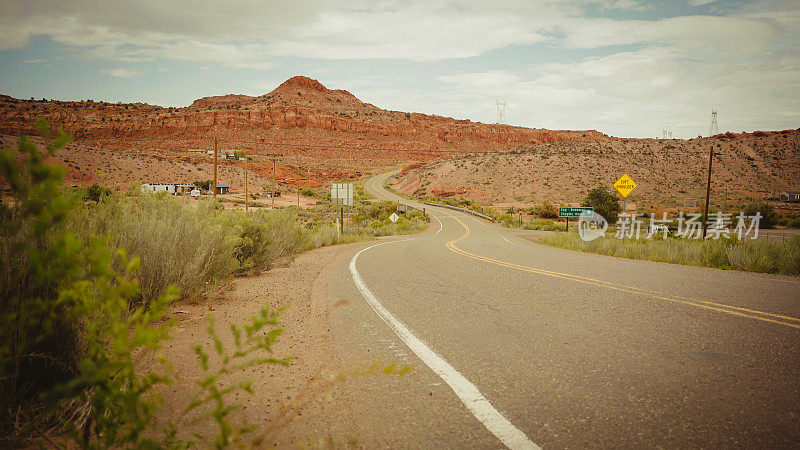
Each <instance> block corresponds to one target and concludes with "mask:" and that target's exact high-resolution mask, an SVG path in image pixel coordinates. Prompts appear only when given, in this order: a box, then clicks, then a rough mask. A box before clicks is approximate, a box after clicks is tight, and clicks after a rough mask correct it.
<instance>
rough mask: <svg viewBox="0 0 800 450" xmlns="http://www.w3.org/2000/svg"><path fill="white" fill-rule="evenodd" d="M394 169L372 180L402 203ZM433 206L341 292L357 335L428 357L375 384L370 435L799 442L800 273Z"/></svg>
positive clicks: (624, 442)
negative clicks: (424, 226)
mask: <svg viewBox="0 0 800 450" xmlns="http://www.w3.org/2000/svg"><path fill="white" fill-rule="evenodd" d="M387 176H388V174H382V175H378V176H376V177H374V178H373V179H371V180H370V181H369V182H368V183H367V184H366V188H367V190H368V191H369V192H371V193H372V194H373V195H375V196H376V197H378V198H380V199H392V200H398V201H401V199H400V198H399V197H397V196H396V195H394V194H392V193H390V192H388V191H386V190H385V189H383V188H382V183H383V182H384V180H385V179H386V177H387ZM402 202H403V203H406V204H410V205H412V206H417V207H420V208H422V206H423V205H419V204H415V203H414V202H411V201H408V200H404V199H403V200H402ZM426 209H427V211H428V212H429V213H430V214H432V216H433V218H432V226H431V227H430V228H429V229H428V231H426V232H425V233H422V234H420V235H416V236H409V237H407V238H403V239H394V240H390V241H386V242H381V243H379V244H370V245H365V246H364V247H363V249H362V250H361V251H359V252H358V253H357V254H355V255H353V257H352V259H349V260H347V261H343V263H342V264H341V266H342V267H341V270H339V271H338V272H337V274H336V275H337V278H336V279H337V280H338V281H337V282H335V283H333V284H332V287H331V289H333V290H334V293H333V294H332V295H334V296H336V297H344V298H349V299H351V303H352V305H351V306H352V308H351V309H350V310H349V311H348V313H347V314H346V315H345V317H342V318H340V319H339V323H338V324H337V326H339V327H340V328H341V330H342V331H341V332H342V335H343V336H347V337H346V338H345V340H346V341H347V343H348V344H347V345H351V346H353V347H358V348H361V349H363V350H364V351H370V352H372V354H375V355H376V357H380V355H388V356H389V357H390V358H396V360H398V362H400V363H407V364H411V365H413V366H415V367H416V368H418V371H417V372H416V375H415V378H414V379H415V380H416V381H415V382H414V383H405V384H399V385H398V384H397V383H390V382H382V381H378V382H375V383H373V384H374V385H368V386H367V387H365V390H371V391H370V392H365V395H364V399H365V400H364V403H363V405H361V406H360V411H361V414H362V416H363V417H361V418H360V421H361V422H363V423H365V424H366V425H364V427H365V428H364V433H366V436H365V438H366V439H367V440H368V441H370V442H381V443H384V444H386V445H388V446H398V447H437V448H441V447H455V448H463V447H473V448H475V447H477V448H498V447H502V446H503V445H505V446H508V447H510V448H535V447H536V446H541V447H545V448H548V447H555V448H563V447H762V448H763V447H797V446H798V445H800V389H799V388H800V383H799V381H800V280H798V278H796V277H780V276H771V275H763V274H753V273H744V272H736V271H723V270H717V269H708V268H700V267H689V266H680V265H672V264H663V263H655V262H647V261H635V260H627V259H621V258H614V257H607V256H601V255H595V254H588V253H582V252H574V251H568V250H562V249H556V248H551V247H548V246H545V245H542V244H537V243H534V242H531V241H530V240H528V239H525V238H522V237H520V236H521V234H522V233H525V232H522V231H519V230H509V229H503V228H500V227H498V226H497V225H494V224H490V223H488V222H486V221H484V220H481V219H478V218H475V217H474V216H471V215H467V214H464V213H461V212H456V211H452V210H447V209H441V208H434V207H429V206H426ZM348 258H350V257H349V256H348Z"/></svg>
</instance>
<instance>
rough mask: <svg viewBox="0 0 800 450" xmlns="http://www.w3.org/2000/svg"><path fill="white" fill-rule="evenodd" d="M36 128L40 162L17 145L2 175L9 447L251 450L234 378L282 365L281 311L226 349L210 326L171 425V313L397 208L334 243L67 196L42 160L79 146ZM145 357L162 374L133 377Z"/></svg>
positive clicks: (232, 217) (168, 199)
mask: <svg viewBox="0 0 800 450" xmlns="http://www.w3.org/2000/svg"><path fill="white" fill-rule="evenodd" d="M37 128H38V129H39V131H40V133H41V134H42V135H43V136H44V138H45V139H46V141H47V142H48V143H47V145H46V148H45V150H44V151H42V150H40V148H39V147H37V146H36V145H34V144H33V143H32V142H31V141H30V140H29V139H27V138H25V137H21V138H20V139H19V140H18V143H17V148H16V149H6V150H2V152H0V176H2V177H3V178H5V180H7V182H8V184H9V185H10V195H9V196H8V197H6V198H4V201H3V203H2V204H0V447H15V446H26V445H32V444H33V443H38V444H39V445H48V446H52V447H65V448H66V447H69V448H75V447H78V448H120V447H124V448H187V447H191V446H201V447H216V448H223V447H228V446H245V445H248V444H251V443H255V444H256V445H257V442H254V441H252V440H247V439H246V436H247V435H248V433H250V432H252V431H254V427H252V426H250V425H248V424H241V423H236V421H235V420H234V419H232V417H234V416H235V414H232V413H233V412H235V411H237V410H238V409H240V408H241V405H238V404H231V403H230V402H229V400H230V399H231V398H232V397H233V396H234V395H237V397H236V398H241V397H239V396H238V393H241V392H244V393H247V392H250V393H252V390H251V388H250V385H249V383H248V382H240V383H238V384H229V383H226V380H228V379H230V378H229V377H228V375H229V374H231V373H233V372H236V371H242V370H245V369H247V368H249V367H251V366H253V365H256V364H287V363H288V360H287V359H283V358H276V357H273V356H272V355H271V348H272V345H273V344H274V343H275V341H276V339H277V338H278V336H279V335H280V333H281V329H280V328H279V327H278V325H277V321H278V311H274V310H270V309H269V308H267V307H265V308H263V309H262V310H261V312H260V314H258V315H256V316H254V317H252V318H251V320H250V321H249V322H248V323H246V324H243V325H235V324H230V325H229V327H230V330H231V331H232V333H233V334H234V336H235V341H234V345H232V346H230V347H231V348H226V347H225V345H224V344H223V343H222V341H221V340H220V339H219V338H217V334H216V331H215V328H214V326H213V322H212V323H211V324H210V326H209V328H208V332H209V335H210V337H211V340H212V342H213V345H212V346H211V348H208V349H206V348H203V347H198V348H196V349H195V351H196V353H197V356H198V364H199V365H200V367H201V369H202V373H203V375H202V376H203V377H204V378H202V379H201V380H199V381H198V383H197V392H196V395H195V401H193V402H192V403H191V404H190V407H189V408H187V410H186V411H184V412H183V414H182V415H181V416H180V417H179V418H178V420H179V423H178V425H175V424H173V423H171V422H170V423H157V420H156V419H155V417H156V413H157V411H158V409H159V406H160V405H161V400H160V396H159V395H158V389H159V387H161V386H165V385H168V384H170V382H171V380H170V378H169V376H167V375H165V374H168V373H169V364H168V362H167V361H165V360H164V359H163V357H162V356H159V355H160V353H159V350H160V349H161V347H162V345H163V344H162V343H163V341H164V340H166V339H168V338H169V337H170V335H171V332H172V330H173V327H174V325H175V320H174V319H173V318H171V317H170V314H169V305H170V304H171V303H173V302H176V301H178V300H180V299H188V300H197V299H201V298H203V297H212V296H214V295H215V294H216V293H217V292H219V290H220V289H221V288H222V287H224V286H225V284H226V283H228V282H229V281H230V280H231V279H232V278H233V277H235V276H241V275H250V274H254V273H257V272H260V271H262V270H266V269H269V268H270V267H272V266H273V265H275V264H278V263H281V262H283V261H288V260H290V259H291V258H292V257H294V256H295V255H296V254H297V253H299V252H301V251H304V250H307V249H311V248H315V247H318V246H322V245H329V244H334V243H338V242H349V241H353V240H362V239H369V238H372V237H374V236H378V235H383V234H388V233H389V232H390V230H388V229H387V227H386V225H385V223H384V222H385V218H384V216H385V215H386V213H387V212H389V210H390V209H391V208H393V207H394V205H388V204H385V205H384V204H381V203H378V204H374V205H369V206H366V205H365V206H362V209H359V210H358V213H357V214H356V215H355V216H354V217H357V218H358V220H357V222H360V223H362V224H363V226H361V227H360V228H356V229H355V232H354V233H345V234H341V235H339V234H337V232H336V229H335V228H334V225H333V224H331V223H330V222H325V221H324V220H320V221H310V220H307V219H306V218H304V217H299V216H298V213H297V211H296V210H293V209H286V210H278V211H273V212H267V211H257V212H254V213H252V214H247V213H244V212H242V211H236V210H224V209H223V208H222V207H221V205H219V204H217V203H215V202H213V201H207V202H201V203H200V204H199V205H197V206H196V207H192V206H188V205H186V204H184V203H183V202H181V201H180V199H177V198H175V197H172V196H169V195H165V194H158V195H134V196H130V197H128V196H121V195H119V194H116V193H113V192H109V191H107V190H101V189H97V188H92V189H89V190H88V191H76V190H69V189H67V188H66V187H65V186H64V184H63V180H64V174H65V169H64V168H63V167H60V166H57V165H54V164H48V163H45V159H46V158H48V157H50V156H52V155H54V154H55V153H56V152H57V151H58V150H59V149H60V148H62V147H64V146H65V145H66V144H67V143H68V142H69V141H70V136H68V135H67V134H65V133H63V132H61V131H59V132H58V134H57V135H56V136H55V137H51V130H50V126H49V124H48V123H47V122H46V121H44V120H40V121H39V122H38V123H37ZM402 220H404V221H405V222H402V223H401V221H398V225H397V228H398V232H413V231H412V230H417V231H418V230H420V229H423V228H424V223H425V222H424V218H422V217H421V215H419V216H416V215H414V214H413V213H411V214H409V215H406V217H405V218H404V219H402ZM391 231H394V230H391ZM142 352H148V354H153V355H154V356H155V359H156V361H159V362H161V363H163V365H159V364H155V365H149V364H148V365H147V367H146V368H145V367H140V366H138V365H137V364H136V363H135V357H134V355H137V354H142ZM209 354H216V355H215V356H213V357H212V358H210V359H209ZM209 360H211V361H212V362H213V363H209ZM217 362H219V364H216V363H217ZM390 372H391V371H390ZM182 421H193V422H205V421H208V422H209V426H213V427H216V430H217V432H216V434H215V436H214V437H212V439H213V441H211V442H195V441H193V440H186V439H184V438H183V437H179V433H178V429H179V425H180V422H182Z"/></svg>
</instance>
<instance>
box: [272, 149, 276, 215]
mask: <svg viewBox="0 0 800 450" xmlns="http://www.w3.org/2000/svg"><path fill="white" fill-rule="evenodd" d="M272 209H273V210H274V209H275V156H274V155H273V156H272Z"/></svg>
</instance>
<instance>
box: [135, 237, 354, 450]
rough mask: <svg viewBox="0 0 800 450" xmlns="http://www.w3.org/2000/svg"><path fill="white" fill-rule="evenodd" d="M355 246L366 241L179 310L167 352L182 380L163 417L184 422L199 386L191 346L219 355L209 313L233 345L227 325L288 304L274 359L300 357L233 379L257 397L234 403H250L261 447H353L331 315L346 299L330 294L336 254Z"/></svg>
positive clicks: (306, 258)
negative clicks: (325, 443) (325, 442)
mask: <svg viewBox="0 0 800 450" xmlns="http://www.w3.org/2000/svg"><path fill="white" fill-rule="evenodd" d="M354 245H363V244H351V245H338V246H332V247H325V248H320V249H316V250H313V251H310V252H306V253H304V254H301V255H299V256H298V257H297V258H296V259H295V260H294V261H293V262H292V263H291V264H289V265H288V266H285V267H278V268H275V269H273V270H271V271H269V272H267V273H264V274H262V275H259V276H254V277H249V278H240V279H237V280H236V281H235V282H234V285H233V287H232V290H231V291H230V292H228V293H227V294H226V295H225V296H224V298H220V299H216V300H210V301H208V302H205V303H203V304H191V303H181V304H178V305H175V308H174V310H175V314H176V315H177V316H178V317H179V318H180V322H179V324H178V325H177V328H176V330H175V333H174V338H173V339H172V341H170V342H169V343H168V344H167V346H166V348H165V349H164V350H165V352H164V353H165V355H166V356H167V358H168V360H169V361H170V362H171V363H172V365H173V372H174V373H173V375H172V376H173V377H174V378H175V380H176V382H175V383H174V385H172V386H170V387H169V388H167V389H165V390H164V392H163V393H164V397H165V406H164V409H163V414H164V415H165V417H171V418H172V419H173V420H176V419H177V420H180V418H182V417H183V416H184V414H183V410H184V408H185V407H186V405H187V404H188V403H189V401H190V399H191V397H192V394H191V393H192V392H195V388H194V386H195V383H196V381H197V380H199V379H200V378H201V377H202V376H203V372H202V370H201V369H200V366H199V364H198V362H197V356H196V355H195V352H194V350H193V347H194V346H195V345H197V344H201V345H203V346H204V347H205V349H206V351H208V352H210V353H213V345H212V341H211V339H210V338H209V336H208V333H207V331H206V329H207V326H208V320H207V317H208V315H209V314H212V315H213V316H214V319H215V321H216V323H217V326H216V328H217V330H218V332H219V333H220V337H221V339H222V340H223V342H224V343H225V345H226V348H232V347H233V337H232V335H231V333H230V331H229V324H231V323H234V324H243V323H246V322H248V319H249V317H251V316H253V315H255V314H257V313H258V312H259V310H260V309H261V307H262V306H264V305H269V306H270V307H271V308H279V307H282V306H286V305H289V307H288V308H287V309H286V310H285V311H284V312H283V313H282V314H281V318H280V325H281V326H282V327H283V328H284V333H283V335H282V336H281V337H280V338H279V341H278V344H277V345H276V346H275V347H274V354H273V356H275V357H285V356H294V360H293V361H292V364H291V366H289V367H283V366H276V365H261V366H257V367H254V368H251V369H247V370H246V371H244V372H240V373H236V374H233V375H231V376H229V377H227V378H226V380H225V382H226V383H236V382H237V381H242V380H251V381H252V382H253V390H254V392H255V394H254V395H247V394H243V393H242V394H236V395H233V396H231V398H230V402H231V403H238V402H241V403H243V404H244V405H245V409H244V410H243V412H242V414H243V416H244V417H245V418H246V419H247V420H248V421H250V422H251V423H254V424H257V425H258V426H259V428H260V429H261V432H260V433H259V434H257V435H260V436H261V437H263V438H264V441H263V443H262V444H261V445H262V446H265V447H266V446H273V445H277V446H280V447H286V446H296V445H302V443H303V442H314V441H316V440H317V439H319V438H324V439H329V440H331V442H334V443H335V444H336V445H338V446H349V445H354V443H355V442H356V441H357V438H356V436H357V432H356V431H355V426H354V422H353V419H352V415H351V413H350V411H351V408H349V407H348V404H349V403H348V402H349V400H348V398H347V397H346V395H345V394H344V393H343V392H341V391H340V390H338V389H331V388H332V387H334V386H335V385H337V384H338V383H337V382H336V381H335V379H336V377H337V376H338V375H339V374H340V373H342V371H343V370H347V369H344V368H343V367H344V366H343V363H342V361H340V357H339V353H338V352H337V351H335V350H334V349H335V346H336V342H335V341H336V334H335V333H333V330H332V329H331V313H332V312H333V310H334V309H336V308H338V307H339V306H341V305H342V304H343V303H344V302H338V303H337V302H331V301H330V299H329V297H328V283H329V279H330V267H331V266H332V264H333V261H335V260H336V257H337V256H339V255H342V254H344V253H347V254H349V253H352V251H353V250H354V247H353V246H354ZM212 308H213V310H212ZM145 359H146V360H148V361H149V363H148V364H146V365H147V366H155V365H156V363H155V362H153V361H152V359H151V358H150V357H149V356H148V357H145ZM347 365H348V367H349V365H350V363H347ZM212 367H214V361H213V360H212ZM334 406H335V408H334ZM180 430H181V435H183V436H187V437H188V436H191V435H192V434H194V433H199V434H201V435H204V436H213V435H214V434H215V433H216V428H214V427H213V426H212V424H211V423H210V422H203V423H202V424H199V425H193V426H191V425H186V424H182V425H181V426H180ZM323 430H324V431H323ZM322 433H324V434H322ZM254 436H255V435H254ZM201 447H202V446H201Z"/></svg>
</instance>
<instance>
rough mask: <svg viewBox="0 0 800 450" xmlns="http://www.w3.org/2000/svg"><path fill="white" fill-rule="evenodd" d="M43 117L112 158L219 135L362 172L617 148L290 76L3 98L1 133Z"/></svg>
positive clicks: (256, 148) (185, 146) (199, 144)
mask: <svg viewBox="0 0 800 450" xmlns="http://www.w3.org/2000/svg"><path fill="white" fill-rule="evenodd" d="M37 116H44V117H46V118H47V119H48V120H50V122H51V123H52V125H53V126H54V127H61V128H63V129H65V130H66V131H68V132H70V133H72V134H73V135H74V136H75V137H76V139H77V140H78V142H81V143H84V144H86V145H93V146H99V147H103V148H106V149H116V150H128V151H130V150H134V151H137V150H138V151H147V152H156V153H157V152H159V151H163V152H171V151H186V150H189V149H210V148H211V146H212V144H213V138H214V137H215V136H216V137H217V138H218V139H219V141H220V145H222V146H224V147H225V148H242V149H248V150H249V151H251V152H255V153H262V152H263V153H266V152H270V153H275V152H278V153H284V154H297V155H304V156H305V157H308V158H312V157H313V158H315V159H318V160H321V159H323V158H349V159H350V160H351V162H352V163H362V164H364V165H365V167H368V166H374V165H383V164H387V163H397V162H416V161H427V160H431V159H436V158H439V157H441V156H448V155H451V154H463V153H469V152H490V151H495V150H502V149H507V148H512V147H517V146H519V145H534V144H541V143H547V142H563V141H603V140H611V139H612V138H610V137H608V136H606V135H604V134H602V133H599V132H597V131H594V130H588V131H553V130H547V129H531V128H523V127H515V126H509V125H499V124H484V123H476V122H471V121H469V120H457V119H453V118H450V117H442V116H436V115H427V114H419V113H406V112H400V111H388V110H384V109H381V108H378V107H376V106H374V105H371V104H368V103H364V102H362V101H360V100H359V99H358V98H356V97H355V96H354V95H353V94H351V93H350V92H348V91H345V90H332V89H328V88H326V87H325V86H323V85H322V84H321V83H320V82H318V81H317V80H314V79H311V78H308V77H304V76H295V77H292V78H290V79H288V80H286V81H285V82H283V83H282V84H281V85H280V86H278V87H277V88H276V89H275V90H273V91H272V92H270V93H268V94H265V95H261V96H257V97H252V96H248V95H234V94H231V95H223V96H215V97H204V98H201V99H198V100H196V101H194V102H193V103H192V104H191V105H190V106H188V107H183V108H165V107H160V106H153V105H148V104H144V103H107V102H98V101H92V100H86V101H77V102H76V101H57V100H44V99H42V100H34V99H31V100H21V99H14V98H11V97H8V96H2V97H0V133H2V134H19V133H32V132H34V129H33V123H34V120H35V118H36V117H37Z"/></svg>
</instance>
